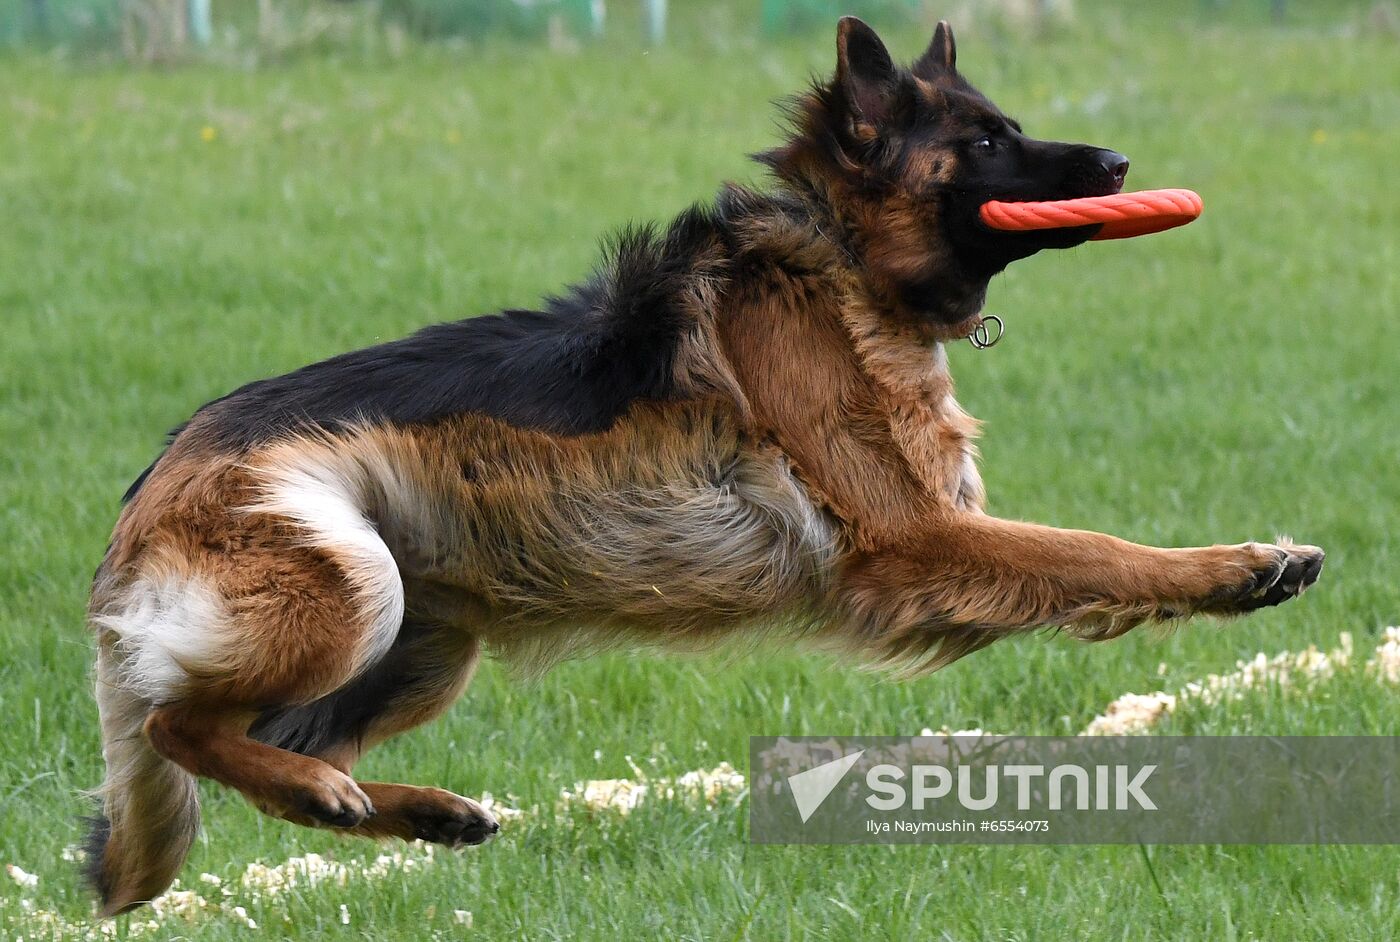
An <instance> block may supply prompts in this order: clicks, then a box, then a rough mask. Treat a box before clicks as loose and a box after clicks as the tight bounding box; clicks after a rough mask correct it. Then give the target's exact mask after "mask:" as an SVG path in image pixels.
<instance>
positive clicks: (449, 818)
mask: <svg viewBox="0 0 1400 942" xmlns="http://www.w3.org/2000/svg"><path fill="white" fill-rule="evenodd" d="M423 793H424V794H423V795H422V796H421V798H420V799H418V800H415V801H414V802H413V804H412V805H410V806H408V807H406V808H404V809H403V815H404V817H405V818H406V819H407V820H408V823H409V825H410V826H411V828H412V830H413V836H414V837H415V838H417V839H418V840H420V841H427V842H429V843H431V844H444V845H446V846H448V847H462V846H465V845H467V844H481V843H483V842H485V841H486V840H487V839H488V838H490V837H491V835H493V834H495V833H496V832H497V831H499V830H500V829H501V825H500V823H499V822H497V821H496V819H495V817H494V816H492V814H491V812H489V811H487V810H486V809H485V808H483V807H481V805H479V804H477V803H476V802H474V801H472V800H471V799H470V798H463V797H462V796H461V795H454V794H453V793H452V792H449V791H445V790H444V789H441V788H425V789H423Z"/></svg>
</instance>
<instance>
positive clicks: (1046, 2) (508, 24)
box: [0, 0, 1400, 62]
mask: <svg viewBox="0 0 1400 942" xmlns="http://www.w3.org/2000/svg"><path fill="white" fill-rule="evenodd" d="M1115 6H1116V7H1117V8H1118V9H1117V11H1116V12H1118V13H1119V14H1120V15H1121V14H1126V13H1127V11H1128V10H1131V9H1132V8H1133V7H1134V6H1140V7H1149V6H1150V7H1154V8H1159V9H1161V10H1173V11H1175V12H1177V13H1178V14H1180V15H1183V16H1189V17H1192V18H1194V19H1195V20H1196V21H1197V22H1198V23H1199V24H1201V25H1202V26H1208V25H1211V24H1221V23H1230V22H1234V23H1250V22H1256V23H1270V24H1273V25H1275V26H1280V27H1287V26H1294V27H1300V26H1304V25H1313V26H1319V27H1322V28H1325V29H1328V30H1332V31H1337V32H1340V33H1345V34H1352V35H1356V34H1358V33H1361V32H1372V31H1381V32H1390V33H1392V34H1393V33H1395V31H1396V30H1397V29H1400V11H1397V7H1396V4H1395V3H1394V2H1386V0H1369V2H1354V0H1185V2H1172V0H1168V2H1166V3H1153V4H1135V5H1134V4H1128V5H1124V4H1117V5H1107V4H1103V3H1094V2H1093V0H1089V2H1087V3H1086V2H1084V0H946V2H933V0H679V2H677V0H3V2H2V3H0V46H30V47H39V48H49V49H54V50H58V51H60V52H61V53H63V54H66V55H72V56H76V57H93V56H120V57H122V58H125V59H127V60H130V61H136V62H180V61H189V60H192V59H216V60H217V59H223V60H236V61H242V62H255V61H260V60H265V59H267V58H269V57H284V56H287V55H290V54H295V53H297V52H306V51H322V52H324V51H327V50H336V51H339V52H341V53H350V54H357V55H366V54H373V53H380V54H383V55H387V56H391V57H392V56H398V55H403V54H404V53H405V52H406V51H407V44H408V41H409V40H410V39H412V40H435V41H444V42H448V43H470V42H482V41H488V40H492V39H501V38H510V39H517V40H533V41H538V42H544V43H547V44H548V45H549V46H550V47H551V48H553V49H555V50H558V51H569V50H573V49H577V48H578V47H579V45H580V44H582V43H588V42H599V41H618V40H620V39H624V38H626V39H631V40H638V39H645V40H646V41H648V42H653V43H659V42H664V41H667V40H668V39H669V40H672V41H679V42H695V41H697V40H699V41H702V42H706V43H709V44H713V45H715V46H717V47H724V46H728V45H733V44H739V45H742V44H743V43H745V42H746V41H752V40H754V39H758V38H767V39H774V38H777V37H780V36H783V35H789V34H793V33H800V32H802V31H805V30H811V29H813V28H823V27H828V26H829V25H830V23H831V22H833V21H834V20H835V19H836V18H837V17H839V16H841V15H843V14H846V13H853V14H855V15H858V16H863V17H867V18H869V19H871V20H875V21H878V22H881V23H883V24H885V25H887V26H895V25H908V26H912V25H916V24H925V25H926V24H927V23H929V22H930V21H934V22H936V21H937V19H939V18H948V19H952V20H955V21H957V22H959V23H960V24H961V25H962V26H963V27H964V28H967V27H968V26H969V25H971V24H972V23H973V22H974V21H976V22H977V23H979V24H984V25H988V26H991V27H995V28H1000V29H1013V30H1018V31H1030V32H1033V33H1042V32H1044V31H1045V30H1048V29H1053V28H1056V27H1060V26H1066V25H1069V24H1072V23H1073V22H1075V20H1076V19H1077V18H1078V17H1079V16H1081V15H1085V16H1088V17H1089V18H1090V20H1093V19H1096V18H1099V17H1102V16H1104V15H1106V13H1107V11H1108V10H1112V9H1113V8H1114V7H1115Z"/></svg>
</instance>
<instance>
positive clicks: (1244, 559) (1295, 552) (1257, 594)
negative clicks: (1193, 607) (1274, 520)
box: [1203, 539, 1326, 615]
mask: <svg viewBox="0 0 1400 942" xmlns="http://www.w3.org/2000/svg"><path fill="white" fill-rule="evenodd" d="M1238 549H1239V552H1240V554H1241V559H1240V561H1239V563H1238V564H1237V565H1238V566H1239V567H1240V568H1239V570H1238V571H1239V572H1240V573H1241V576H1240V577H1239V578H1236V579H1232V580H1231V582H1230V584H1228V585H1227V586H1225V587H1223V588H1222V589H1221V590H1220V591H1219V592H1217V593H1216V594H1215V595H1214V596H1213V597H1212V598H1211V599H1210V600H1209V601H1208V602H1207V603H1206V605H1205V606H1204V607H1203V611H1207V612H1213V613H1216V614H1221V615H1239V614H1245V613H1247V612H1252V611H1255V610H1257V609H1261V608H1268V607H1270V606H1273V605H1279V604H1281V603H1283V602H1286V601H1288V600H1289V599H1291V598H1294V597H1296V596H1299V595H1302V594H1303V593H1304V592H1305V591H1307V589H1308V588H1309V587H1310V586H1311V585H1312V584H1313V583H1314V582H1316V581H1317V577H1318V576H1319V575H1320V574H1321V573H1322V563H1323V560H1324V559H1325V558H1326V554H1325V553H1323V551H1322V550H1321V549H1319V548H1318V547H1316V546H1303V545H1300V544H1297V543H1293V542H1292V541H1290V540H1287V539H1280V541H1279V543H1278V544H1277V545H1274V544H1270V543H1245V544H1244V545H1243V546H1240V547H1239V548H1238Z"/></svg>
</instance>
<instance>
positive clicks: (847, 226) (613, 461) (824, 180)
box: [90, 18, 1323, 914]
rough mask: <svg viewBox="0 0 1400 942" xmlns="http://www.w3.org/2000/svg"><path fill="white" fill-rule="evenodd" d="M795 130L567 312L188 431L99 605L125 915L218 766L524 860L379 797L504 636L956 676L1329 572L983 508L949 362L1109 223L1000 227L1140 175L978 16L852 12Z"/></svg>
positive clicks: (101, 697)
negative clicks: (1034, 640)
mask: <svg viewBox="0 0 1400 942" xmlns="http://www.w3.org/2000/svg"><path fill="white" fill-rule="evenodd" d="M791 117H792V127H791V133H790V136H789V137H788V138H787V139H786V141H785V142H784V143H782V144H781V146H779V147H777V148H776V149H774V150H772V151H769V152H767V153H764V154H762V155H760V156H759V160H761V161H762V163H764V164H765V165H766V166H767V167H768V168H770V169H771V171H772V174H773V177H774V180H775V182H774V185H773V187H772V188H771V190H770V191H768V192H756V191H753V190H750V189H745V188H742V187H738V186H732V185H731V186H726V187H725V188H723V189H722V190H721V191H720V193H719V195H718V197H717V198H716V200H715V201H714V203H713V204H711V205H705V206H697V207H694V208H692V209H689V210H687V211H686V212H684V213H682V214H681V215H680V216H678V217H677V218H676V219H675V220H674V221H672V222H671V223H670V224H669V225H668V226H666V227H665V228H664V229H659V230H658V229H652V228H641V229H634V230H631V231H628V232H626V233H625V234H623V235H621V236H620V237H619V238H617V239H615V240H614V241H613V242H612V243H611V244H610V247H609V250H608V252H607V255H606V259H605V261H604V262H603V263H602V265H601V266H600V268H599V269H598V270H597V272H596V274H595V275H594V276H593V277H592V278H591V279H590V280H588V281H586V282H585V283H582V284H580V285H578V286H576V287H573V288H571V289H569V290H568V291H567V293H565V294H563V295H562V296H560V297H558V298H554V299H552V300H550V301H548V302H546V303H545V305H544V306H543V309H542V310H511V311H506V312H504V313H500V314H495V315H491V316H484V317H477V318H472V319H468V320H463V321H458V322H456V323H450V324H442V325H438V326H433V327H428V328H425V329H424V330H422V331H420V332H419V333H417V334H414V335H413V336H411V337H408V338H407V339H403V340H398V341H395V342H392V343H386V344H383V345H381V346H376V347H371V348H369V349H366V350H359V351H356V352H352V353H346V354H343V355H340V356H337V357H333V358H331V359H329V360H326V361H324V362H321V363H316V364H314V365H312V366H308V367H305V368H303V369H300V370H297V371H296V372H293V373H289V374H287V375H285V376H279V377H276V378H274V379H266V380H261V381H258V382H254V383H251V384H249V385H247V386H244V387H243V388H241V389H239V390H237V391H235V392H233V393H230V394H229V395H227V396H225V397H224V398H222V399H218V400H216V401H214V402H211V403H209V404H208V405H206V406H204V407H203V408H201V409H200V410H199V411H197V412H196V413H195V414H194V416H193V417H192V418H191V419H190V420H189V422H188V423H187V424H185V425H184V426H183V427H182V428H180V429H179V430H177V432H176V433H175V434H174V435H173V436H172V439H171V441H170V444H169V446H168V448H167V449H166V450H165V452H164V454H162V455H161V456H160V457H159V459H158V460H156V462H155V463H154V464H152V465H151V467H150V468H149V469H147V470H146V472H145V473H144V474H142V475H141V476H140V478H139V479H138V480H137V481H136V483H135V484H133V485H132V487H131V489H130V491H129V492H128V493H127V495H126V497H127V502H126V505H125V508H124V509H123V511H122V513H121V516H120V519H119V520H118V522H117V524H116V530H115V533H114V534H113V537H112V541H111V545H110V547H109V549H108V551H107V553H106V556H105V558H104V559H103V561H102V564H101V567H100V569H99V570H98V572H97V575H96V579H95V584H94V587H93V591H92V600H91V606H90V622H91V625H92V627H93V629H94V631H95V632H96V635H97V641H98V654H97V702H98V707H99V710H100V715H101V723H102V736H103V742H104V752H103V754H104V757H105V760H106V765H107V775H106V780H105V783H104V785H103V786H102V790H101V795H102V800H103V816H102V818H101V819H100V820H99V824H98V827H97V828H96V831H95V834H94V836H93V838H94V839H93V852H92V854H91V857H90V862H91V868H92V878H93V882H94V884H95V886H96V888H97V890H98V892H99V894H100V896H101V900H102V903H101V907H102V912H103V913H104V914H114V913H119V912H122V911H124V910H127V909H129V908H131V907H133V906H137V905H139V904H140V903H142V902H144V901H147V900H150V899H151V898H152V897H154V896H155V895H157V894H159V893H160V892H162V891H163V890H164V889H165V888H166V887H167V886H168V885H169V884H170V882H171V880H172V879H173V878H174V876H175V874H176V872H177V870H178V868H179V867H180V865H181V862H182V861H183V860H184V857H185V854H186V851H187V850H188V848H189V846H190V843H191V841H192V840H193V838H194V835H195V832H196V829H197V827H198V820H199V808H198V803H197V799H196V792H195V778H196V776H205V777H207V778H211V779H213V780H215V781H218V782H221V783H223V784H224V785H227V786H229V787H231V788H234V789H237V790H238V791H239V792H241V793H242V794H243V795H245V796H246V797H247V798H248V799H249V800H250V801H251V802H253V803H254V804H255V805H257V806H258V807H259V808H261V809H262V810H263V811H265V812H267V813H268V814H271V815H275V816H277V817H280V818H283V819H285V820H288V821H291V822H294V823H297V824H303V825H309V826H316V827H329V828H336V829H340V830H343V831H345V832H347V833H350V834H357V835H363V836H366V837H376V838H385V837H398V838H406V839H412V838H421V839H423V840H428V841H435V842H439V843H442V844H446V845H450V846H457V845H462V844H474V843H479V842H481V841H484V840H486V839H487V838H488V837H489V836H490V835H491V834H492V833H494V832H495V831H496V830H497V829H498V825H497V823H496V821H495V820H494V819H493V818H492V816H491V815H490V814H489V813H488V812H487V810H486V809H484V808H482V807H481V806H480V805H479V804H477V803H476V802H473V801H472V800H470V799H468V798H463V797H460V796H458V795H455V794H452V793H451V792H447V791H444V790H442V789H438V788H423V787H416V786H409V785H395V784H385V783H379V782H357V781H355V780H354V779H353V778H351V776H350V772H351V769H352V767H353V766H354V765H355V762H356V760H357V759H358V758H359V757H360V756H361V755H362V754H363V753H364V752H365V751H366V750H367V749H369V748H371V747H372V746H374V745H375V744H377V743H380V742H382V741H384V740H385V739H388V738H389V737H391V736H394V735H396V734H398V733H401V732H403V731H405V730H407V729H411V728H412V727H415V726H417V725H419V724H421V723H425V722H427V721H428V720H431V719H433V718H434V717H436V716H438V715H439V714H441V713H442V712H443V711H444V710H446V709H447V708H448V706H449V705H450V704H451V703H452V702H453V701H454V700H456V699H457V697H458V696H459V695H460V694H461V693H462V691H463V689H464V688H465V687H466V685H467V682H468V680H469V679H470V678H471V675H472V671H473V668H474V667H475V665H476V663H477V661H478V658H479V657H480V656H481V654H482V652H483V651H485V652H488V653H491V654H492V655H494V656H497V657H500V658H502V659H504V660H507V661H509V662H513V663H514V664H516V665H518V666H519V667H521V668H522V669H524V670H527V671H535V672H538V671H542V670H545V669H547V668H548V667H549V666H550V665H551V664H554V663H556V662H558V661H559V660H561V659H563V658H569V657H575V656H580V655H583V654H586V653H589V652H594V651H598V650H601V649H605V648H610V647H617V646H633V645H640V646H661V647H674V648H683V649H696V648H703V647H705V646H707V645H709V644H711V643H713V642H715V641H717V640H718V639H721V638H723V637H726V636H731V637H732V636H735V635H740V636H745V637H757V636H760V635H763V636H772V635H775V634H776V635H778V636H780V637H785V638H788V639H800V640H804V641H810V642H814V643H815V644H817V645H821V646H825V647H827V648H829V649H835V650H838V651H841V652H844V654H845V656H846V658H847V659H848V660H851V661H858V662H862V663H867V664H879V665H885V666H889V667H891V668H893V669H895V670H896V671H900V672H903V673H918V672H923V671H930V670H934V669H936V668H938V667H940V666H942V665H945V664H947V663H949V662H951V661H953V660H955V659H957V658H959V657H962V656H963V655H966V654H968V653H970V652H972V651H975V650H977V649H978V648H981V647H983V646H985V645H987V644H990V643H991V642H993V641H995V640H997V639H999V638H1005V637H1008V636H1010V635H1014V634H1017V633H1020V632H1025V631H1029V630H1031V629H1035V628H1039V627H1042V626H1059V627H1062V628H1063V629H1064V630H1065V631H1067V632H1068V633H1070V634H1071V635H1074V636H1077V637H1079V638H1084V639H1088V640H1094V641H1097V640H1103V639H1108V638H1114V637H1117V636H1119V635H1121V634H1123V633H1124V632H1126V631H1128V630H1129V629H1131V628H1133V627H1134V626H1136V625H1138V624H1141V623H1143V622H1150V621H1162V620H1168V619H1181V618H1185V617H1187V616H1191V615H1196V614H1202V613H1204V614H1213V615H1237V614H1242V613H1245V612H1250V611H1253V610H1254V609H1258V608H1261V607H1264V606H1269V605H1277V604H1279V603H1280V602H1283V601H1286V600H1288V599H1291V598H1293V597H1294V596H1295V595H1298V594H1299V593H1301V592H1302V591H1303V590H1304V589H1306V588H1307V587H1308V586H1309V585H1311V584H1312V583H1313V582H1314V581H1315V580H1316V579H1317V577H1318V574H1319V572H1320V571H1321V568H1322V561H1323V554H1322V551H1321V550H1319V549H1317V548H1315V547H1311V546H1299V545H1294V544H1292V543H1289V542H1287V541H1282V542H1280V543H1279V544H1277V545H1271V544H1267V543H1244V544H1240V545H1230V546H1224V545H1215V546H1207V547H1202V548H1194V549H1157V548H1153V547H1148V546H1139V545H1136V544H1133V543H1128V542H1124V541H1123V540H1119V539H1115V538H1114V537H1111V536H1105V535H1102V534H1099V533H1091V532H1084V531H1078V530H1059V529H1052V528H1050V527H1044V526H1037V525H1035V524H1031V523H1020V522H1015V521H1010V520H1000V519H997V518H995V517H992V516H989V515H987V514H985V513H984V512H983V488H982V481H981V479H980V477H979V475H978V470H977V462H976V451H975V448H974V444H973V442H974V439H975V437H976V433H977V423H976V422H975V421H974V420H973V419H972V418H971V417H970V416H969V415H968V414H967V413H966V412H964V411H963V410H962V409H961V408H960V407H959V405H958V403H957V401H956V400H955V399H954V397H953V386H952V381H951V379H950V377H949V373H948V361H947V355H946V352H945V345H946V344H947V343H949V342H952V341H956V340H960V339H962V338H965V337H968V336H969V335H971V334H973V333H974V331H977V330H978V328H979V327H980V326H981V324H982V320H981V315H980V311H981V309H982V305H983V300H984V298H985V296H986V291H987V284H988V281H989V280H990V279H991V278H992V276H994V275H996V274H997V273H998V272H1000V271H1001V270H1002V269H1003V268H1005V267H1006V266H1007V265H1008V264H1009V263H1011V262H1013V261H1015V260H1017V259H1021V258H1025V257H1026V256H1029V255H1031V254H1033V253H1035V252H1038V251H1040V250H1042V249H1048V248H1065V247H1068V246H1073V245H1078V244H1080V243H1081V242H1083V241H1085V240H1086V239H1088V238H1089V237H1090V236H1092V235H1093V234H1094V233H1095V231H1096V228H1095V227H1093V226H1087V227H1082V228H1077V229H1067V230H1059V231H1047V232H1034V233H1006V232H998V231H993V230H991V229H989V228H986V227H984V226H983V225H982V224H981V223H980V222H979V221H978V216H977V211H978V207H979V206H980V205H981V204H982V203H983V202H985V201H986V200H989V199H1001V200H1045V199H1064V198H1072V197H1081V196H1100V195H1105V194H1110V193H1115V192H1118V191H1119V189H1120V188H1121V187H1122V185H1123V179H1124V176H1125V174H1126V173H1127V170H1128V161H1127V159H1126V158H1125V157H1123V156H1122V155H1121V154H1118V153H1116V152H1114V151H1111V150H1105V149H1103V148H1099V147H1091V146H1088V145H1083V144H1061V143H1050V142H1045V141H1038V140H1033V139H1031V138H1029V137H1027V136H1026V135H1025V134H1024V133H1023V132H1022V130H1021V127H1020V125H1019V124H1017V123H1016V121H1014V120H1012V119H1011V118H1009V117H1007V116H1006V115H1005V114H1004V113H1003V112H1001V111H1000V110H999V109H998V108H997V107H996V106H995V105H993V104H992V103H991V102H990V101H988V100H987V99H986V98H985V97H983V96H982V95H981V94H980V93H979V92H978V91H977V90H976V89H975V88H973V87H972V86H971V85H970V84H968V82H967V81H966V80H964V78H963V77H962V76H961V75H960V74H959V73H958V71H957V67H956V63H955V53H954V44H953V34H952V32H951V31H950V30H949V28H948V26H947V25H946V24H940V25H939V26H938V29H937V31H936V32H935V33H934V35H933V39H932V42H931V43H930V45H929V47H928V49H927V51H926V52H924V53H923V55H922V56H920V57H919V58H918V60H917V61H915V62H914V63H913V64H912V65H911V66H910V67H909V68H907V69H906V68H902V67H898V66H896V65H895V64H894V63H893V62H892V61H891V58H890V55H889V53H888V52H887V51H886V49H885V46H884V44H883V43H882V42H881V41H880V39H879V37H878V36H876V34H875V33H874V32H873V31H872V30H871V29H870V28H869V27H868V26H866V25H865V24H864V23H862V22H860V21H859V20H856V19H853V18H846V19H843V20H841V22H840V26H839V29H838V33H837V62H836V71H835V75H834V76H833V77H832V78H831V79H830V80H829V81H825V82H819V83H817V84H815V85H814V86H813V87H812V88H811V89H810V90H809V91H808V92H807V93H806V94H805V95H803V96H801V97H800V98H799V99H797V100H796V101H795V103H794V104H793V106H792V115H791Z"/></svg>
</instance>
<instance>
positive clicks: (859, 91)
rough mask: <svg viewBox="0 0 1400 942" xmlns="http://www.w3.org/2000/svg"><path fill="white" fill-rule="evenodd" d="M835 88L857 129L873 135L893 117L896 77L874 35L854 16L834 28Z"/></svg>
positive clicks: (897, 86) (891, 62) (884, 50)
mask: <svg viewBox="0 0 1400 942" xmlns="http://www.w3.org/2000/svg"><path fill="white" fill-rule="evenodd" d="M836 85H837V87H838V88H839V89H840V91H841V93H842V94H843V95H844V96H845V98H846V104H847V105H848V106H849V107H850V111H851V117H852V118H853V119H854V121H855V124H856V127H857V129H862V128H863V129H866V130H868V131H874V130H876V129H878V128H879V127H880V125H882V124H884V123H885V122H886V121H888V120H889V119H890V116H891V115H892V114H893V113H894V105H895V96H896V95H897V94H898V92H899V73H898V72H897V71H896V70H895V67H894V60H892V59H891V58H890V54H889V50H887V49H886V48H885V44H884V43H883V42H881V41H880V37H879V36H877V35H875V31H874V30H873V29H871V28H870V27H869V26H867V25H865V23H863V22H861V21H860V20H859V19H857V18H856V17H854V16H843V17H841V22H840V23H838V24H837V26H836Z"/></svg>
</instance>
